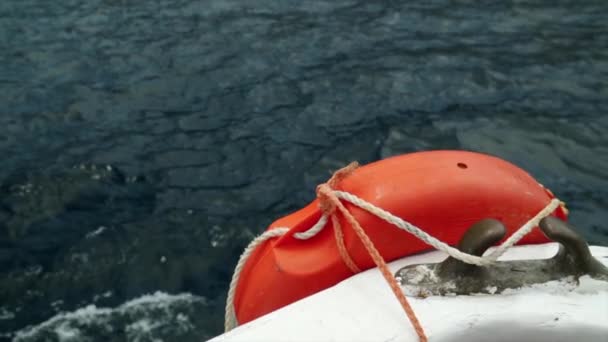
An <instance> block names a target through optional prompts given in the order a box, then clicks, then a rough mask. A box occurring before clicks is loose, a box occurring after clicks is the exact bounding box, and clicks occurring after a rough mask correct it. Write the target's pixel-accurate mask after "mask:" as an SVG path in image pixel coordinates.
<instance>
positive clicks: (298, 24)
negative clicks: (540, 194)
mask: <svg viewBox="0 0 608 342" xmlns="http://www.w3.org/2000/svg"><path fill="white" fill-rule="evenodd" d="M606 22H608V3H607V2H605V1H604V0H596V1H594V0H589V1H584V2H580V1H493V2H491V1H483V2H475V3H473V2H463V1H340V0H332V1H280V2H277V1H265V0H263V1H256V2H248V1H228V0H223V1H222V0H208V1H193V0H155V1H131V0H88V1H87V0H63V1H45V2H42V1H33V0H4V1H2V2H0V154H1V155H2V167H1V168H0V336H1V338H3V339H7V340H9V339H12V338H13V337H15V336H18V340H19V341H126V340H129V341H159V340H162V341H200V340H204V339H206V338H209V337H211V336H214V335H216V334H219V333H220V332H221V329H222V317H223V305H224V299H225V293H226V290H227V285H228V281H229V279H230V276H231V273H232V268H233V267H234V265H235V263H236V260H237V257H238V255H239V253H240V251H241V250H242V248H243V247H244V246H245V245H246V244H247V242H248V241H249V240H250V239H251V238H252V237H253V236H254V235H255V234H257V233H259V232H260V231H262V230H263V229H265V227H266V226H267V225H268V224H269V223H270V222H272V221H273V220H274V219H276V218H278V217H280V216H282V215H284V214H286V213H288V212H290V211H292V210H295V209H297V208H300V207H302V206H303V205H305V204H306V203H307V202H308V201H310V200H311V199H312V198H313V196H314V188H315V186H316V184H318V183H320V182H323V181H324V180H326V179H327V177H328V176H329V174H330V171H331V170H335V169H336V168H338V167H341V166H343V165H345V164H347V163H348V162H350V161H352V160H358V161H360V162H362V163H366V162H370V161H374V160H378V159H381V158H384V157H387V156H391V155H395V154H401V153H406V152H412V151H421V150H431V149H445V148H451V149H467V150H474V151H481V152H486V153H490V154H494V155H497V156H499V157H502V158H505V159H507V160H509V161H511V162H514V163H516V164H517V165H519V166H521V167H522V168H524V169H526V170H527V171H529V172H530V173H531V174H532V175H533V176H535V177H536V178H537V179H538V180H539V181H540V182H541V183H543V184H544V185H546V186H547V187H549V188H551V189H552V190H553V191H554V192H555V193H556V195H557V196H558V197H560V198H561V199H563V200H565V201H566V202H567V204H568V207H569V208H570V209H571V221H572V223H574V225H575V226H577V227H578V228H579V229H580V230H581V232H582V233H583V234H584V236H585V238H586V239H587V240H588V241H589V242H591V243H594V244H601V245H608V227H607V226H606V222H607V221H608V202H607V200H606V198H608V182H607V180H606V179H607V178H608V135H606V131H607V130H608V26H607V25H606ZM157 291H158V292H157ZM17 332H18V333H17Z"/></svg>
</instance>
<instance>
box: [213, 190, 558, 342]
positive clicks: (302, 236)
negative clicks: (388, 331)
mask: <svg viewBox="0 0 608 342" xmlns="http://www.w3.org/2000/svg"><path fill="white" fill-rule="evenodd" d="M334 194H335V195H336V196H337V197H338V198H340V199H343V200H345V201H348V202H350V203H352V204H354V205H356V206H357V207H359V208H361V209H364V210H366V211H368V212H370V213H371V214H373V215H376V216H377V217H379V218H381V219H383V220H385V221H386V222H388V223H391V224H393V225H395V226H397V227H398V228H399V229H402V230H405V231H407V232H409V233H410V234H412V235H414V236H415V237H417V238H419V239H420V240H422V241H424V242H425V243H427V244H428V245H430V246H432V247H434V248H435V249H437V250H440V251H443V252H445V253H446V254H448V255H449V256H451V257H453V258H456V259H458V260H460V261H462V262H466V263H467V264H474V265H478V266H486V265H490V264H493V263H494V262H495V261H496V260H497V259H498V258H499V257H500V256H501V255H503V254H504V253H505V252H506V251H507V249H509V248H510V247H512V246H513V245H515V244H516V243H517V242H518V241H519V240H521V239H522V238H523V237H524V236H526V235H527V234H528V233H530V232H531V231H532V229H533V228H534V227H536V226H537V225H538V224H539V222H540V220H542V219H543V218H545V217H547V216H549V215H550V214H551V213H552V212H553V211H554V210H555V209H557V207H559V205H560V201H559V200H558V199H553V200H551V202H549V204H548V205H547V206H546V207H545V208H543V209H542V210H541V211H540V212H538V214H536V216H534V217H533V218H531V219H530V220H529V221H528V222H526V223H525V224H524V225H523V226H522V227H521V228H519V229H518V230H517V231H516V232H515V233H513V234H512V235H511V236H510V237H509V238H508V239H507V240H505V242H503V243H502V244H501V245H500V246H498V247H497V248H496V249H495V250H494V251H493V252H492V253H491V254H489V255H487V256H485V257H479V256H476V255H471V254H468V253H464V252H461V251H460V250H458V249H457V248H454V247H452V246H450V245H448V244H446V243H444V242H442V241H439V240H438V239H436V238H435V237H433V236H431V235H429V234H427V233H426V232H425V231H423V230H422V229H420V228H418V227H416V226H414V225H413V224H411V223H409V222H407V221H405V220H403V219H401V218H400V217H397V216H395V215H393V214H391V213H389V212H388V211H386V210H384V209H382V208H378V207H376V206H375V205H373V204H371V203H369V202H367V201H365V200H363V199H361V198H359V197H357V196H355V195H353V194H351V193H348V192H344V191H334ZM327 220H328V217H327V215H322V216H321V218H319V221H317V223H316V224H315V225H314V226H312V227H311V228H310V229H308V230H306V231H304V232H299V233H295V234H293V236H294V237H295V238H296V239H299V240H308V239H310V238H312V237H314V236H316V235H317V234H318V233H319V232H320V231H321V230H323V228H324V227H325V226H326V223H327ZM288 231H289V228H286V227H278V228H273V229H271V230H267V231H265V232H264V233H263V234H262V235H260V236H258V237H256V238H255V239H254V240H253V241H251V243H250V244H249V245H248V246H247V248H245V250H244V251H243V253H242V254H241V257H240V258H239V262H238V263H237V265H236V268H235V269H234V274H233V275H232V280H231V281H230V288H229V290H228V296H227V298H226V315H225V321H224V322H225V323H224V328H225V331H230V330H232V329H234V328H235V327H237V326H238V321H237V318H236V314H235V312H234V295H235V293H236V286H237V284H238V282H239V278H240V276H241V271H242V270H243V267H244V266H245V263H246V262H247V260H248V259H249V257H250V256H251V254H252V253H253V251H254V250H255V249H256V248H257V247H258V246H259V245H261V244H262V243H264V242H265V241H266V240H268V239H271V238H274V237H279V236H283V235H285V234H286V233H287V232H288Z"/></svg>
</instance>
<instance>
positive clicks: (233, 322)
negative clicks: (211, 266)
mask: <svg viewBox="0 0 608 342" xmlns="http://www.w3.org/2000/svg"><path fill="white" fill-rule="evenodd" d="M288 231H289V228H283V227H281V228H274V229H271V230H267V231H265V232H264V233H263V234H262V235H260V236H258V237H256V238H255V239H253V241H251V242H250V243H249V245H248V246H247V248H245V250H244V251H243V253H242V254H241V257H240V258H239V262H238V263H237V264H236V267H235V269H234V273H233V274H232V280H231V281H230V288H229V290H228V296H227V297H226V314H225V316H224V329H225V331H230V330H232V329H234V328H236V327H237V325H238V324H239V322H238V321H237V318H236V314H235V313H234V295H235V293H236V285H237V284H238V282H239V278H240V277H241V271H242V270H243V267H244V266H245V263H246V262H247V260H248V259H249V257H250V256H251V253H253V251H254V250H255V249H256V248H257V247H258V246H259V245H261V244H262V243H264V242H266V240H268V239H271V238H273V237H277V236H283V235H285V233H287V232H288Z"/></svg>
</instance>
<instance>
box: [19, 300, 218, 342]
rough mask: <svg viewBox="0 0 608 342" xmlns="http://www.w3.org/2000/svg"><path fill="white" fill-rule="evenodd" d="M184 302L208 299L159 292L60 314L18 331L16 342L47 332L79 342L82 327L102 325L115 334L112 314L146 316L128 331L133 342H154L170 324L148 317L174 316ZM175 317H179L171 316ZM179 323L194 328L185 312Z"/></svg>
mask: <svg viewBox="0 0 608 342" xmlns="http://www.w3.org/2000/svg"><path fill="white" fill-rule="evenodd" d="M104 295H105V294H104ZM180 302H186V303H191V302H203V303H205V302H206V300H205V298H203V297H198V296H193V295H191V294H188V293H184V294H178V295H170V294H167V293H164V292H160V291H158V292H155V293H153V294H149V295H144V296H141V297H139V298H135V299H133V300H130V301H128V302H125V303H124V304H122V305H120V306H118V307H116V308H100V307H97V306H95V305H93V304H91V305H87V306H85V307H83V308H80V309H77V310H75V311H72V312H62V313H59V314H57V315H55V316H54V317H52V318H50V319H48V320H47V321H45V322H42V323H40V324H38V325H36V326H31V327H27V328H24V329H22V330H20V331H17V332H16V333H15V339H14V341H15V342H19V341H26V340H28V339H30V338H34V337H36V336H37V335H38V334H41V333H42V332H43V331H51V332H54V333H55V335H56V338H57V340H58V341H60V342H72V341H79V340H82V339H83V336H82V331H81V330H82V329H81V328H82V327H86V326H91V325H102V326H104V329H106V331H112V329H113V328H112V326H111V325H110V324H109V320H110V318H111V315H116V314H118V315H124V314H128V316H132V315H133V314H134V313H143V314H142V318H141V319H139V320H137V321H135V322H132V323H130V324H128V325H127V327H126V332H127V336H128V338H129V341H137V340H140V339H141V340H142V341H143V340H146V341H150V337H151V336H150V334H151V332H152V331H153V330H154V329H155V328H158V327H160V326H163V325H164V324H166V322H163V321H161V320H158V319H157V318H156V317H155V318H154V320H152V319H151V318H150V317H146V316H145V313H147V312H148V311H150V310H153V309H160V310H163V311H166V312H167V314H168V315H171V313H170V312H169V311H168V310H169V308H170V306H172V305H175V304H177V303H180ZM171 317H176V316H173V315H171ZM176 320H177V323H178V327H177V328H178V329H180V331H184V329H186V330H187V329H189V328H191V327H192V324H191V323H190V321H189V319H188V317H187V316H186V315H184V314H182V313H178V314H177V317H176ZM79 327H80V328H79ZM144 337H145V338H144Z"/></svg>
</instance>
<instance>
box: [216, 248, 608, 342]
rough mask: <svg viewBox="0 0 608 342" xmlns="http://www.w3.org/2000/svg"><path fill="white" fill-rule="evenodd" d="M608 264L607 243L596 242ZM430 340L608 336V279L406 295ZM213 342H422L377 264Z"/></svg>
mask: <svg viewBox="0 0 608 342" xmlns="http://www.w3.org/2000/svg"><path fill="white" fill-rule="evenodd" d="M556 251H557V244H554V243H550V244H545V245H535V246H518V247H514V248H512V249H510V250H509V251H508V252H507V253H506V254H505V255H504V256H503V257H502V258H500V260H516V259H544V258H550V257H552V256H553V255H554V254H555V253H556ZM591 252H592V253H593V254H594V256H595V257H596V258H597V259H598V260H600V261H602V262H603V263H604V264H605V265H608V247H591ZM444 258H445V254H443V253H441V252H430V253H425V254H421V255H417V256H413V257H408V258H404V259H401V260H398V261H395V262H392V263H391V264H389V267H390V269H391V271H392V272H393V273H394V272H395V271H397V270H398V269H399V268H401V267H403V266H405V265H409V264H416V263H427V262H439V261H441V260H443V259H444ZM408 300H409V301H410V304H411V305H412V307H413V309H414V311H415V312H416V314H417V316H418V318H419V320H420V322H421V324H422V326H423V327H424V329H425V331H426V334H427V336H428V337H429V340H430V341H463V340H466V341H547V342H549V341H551V342H553V341H608V282H605V281H598V280H594V279H591V278H589V277H582V278H581V282H580V284H579V285H578V286H573V285H569V286H567V284H565V283H563V282H557V281H555V282H550V283H546V284H542V285H539V286H534V287H528V288H522V289H518V290H508V291H505V293H502V294H500V295H498V294H496V295H473V296H453V297H429V298H426V299H417V298H412V297H408ZM211 341H213V342H235V341H243V342H255V341H260V342H272V341H281V342H283V341H285V342H287V341H293V342H295V341H302V342H304V341H306V342H309V341H349V342H356V341H383V342H388V341H394V342H397V341H417V337H416V335H415V332H414V330H413V328H412V327H411V325H410V323H409V321H408V319H407V317H406V316H405V313H404V312H403V310H402V309H401V307H400V306H399V303H398V302H397V300H396V299H395V298H394V295H393V293H392V292H391V291H390V289H389V287H388V285H387V284H386V283H385V280H384V278H382V275H381V274H380V272H379V271H378V270H377V269H372V270H368V271H365V272H363V273H360V274H358V275H356V276H353V277H351V278H349V279H347V280H345V281H343V282H341V283H339V284H337V285H336V286H333V287H331V288H329V289H327V290H324V291H322V292H319V293H317V294H315V295H313V296H310V297H308V298H305V299H303V300H301V301H298V302H296V303H293V304H291V305H288V306H287V307H284V308H282V309H280V310H277V311H275V312H272V313H270V314H268V315H266V316H263V317H260V318H258V319H257V320H255V321H253V322H250V323H248V324H245V325H243V326H240V327H238V328H236V329H234V330H232V331H230V332H229V333H226V334H224V335H221V336H218V337H216V338H214V339H212V340H211Z"/></svg>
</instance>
